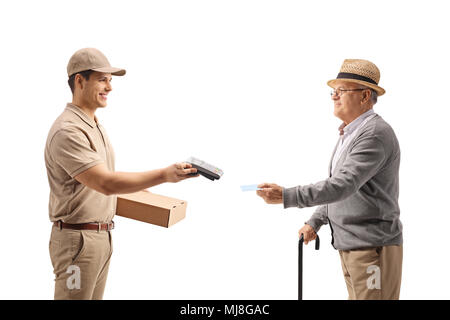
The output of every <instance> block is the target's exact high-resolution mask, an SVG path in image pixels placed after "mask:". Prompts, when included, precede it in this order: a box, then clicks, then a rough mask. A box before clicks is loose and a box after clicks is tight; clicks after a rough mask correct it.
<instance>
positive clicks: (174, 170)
mask: <svg viewBox="0 0 450 320" xmlns="http://www.w3.org/2000/svg"><path fill="white" fill-rule="evenodd" d="M195 173H197V169H196V168H193V167H192V165H191V164H190V163H185V162H179V163H175V164H173V165H171V166H168V167H167V168H165V169H164V177H165V181H166V182H178V181H181V180H184V179H188V178H194V177H198V174H195ZM193 174H195V175H193Z"/></svg>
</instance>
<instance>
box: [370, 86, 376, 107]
mask: <svg viewBox="0 0 450 320" xmlns="http://www.w3.org/2000/svg"><path fill="white" fill-rule="evenodd" d="M370 100H371V101H372V104H375V103H377V100H378V93H377V92H376V91H375V90H374V89H370Z"/></svg>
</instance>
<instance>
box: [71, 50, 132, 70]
mask: <svg viewBox="0 0 450 320" xmlns="http://www.w3.org/2000/svg"><path fill="white" fill-rule="evenodd" d="M86 70H93V71H98V72H104V73H111V74H112V75H115V76H123V75H124V74H125V73H126V71H125V69H120V68H113V67H111V65H110V64H109V61H108V59H106V57H105V55H104V54H103V53H101V52H100V50H98V49H95V48H84V49H80V50H78V51H77V52H75V53H74V54H73V55H72V57H71V58H70V60H69V63H68V64H67V75H68V76H69V77H70V76H71V75H73V74H75V73H78V72H81V71H86Z"/></svg>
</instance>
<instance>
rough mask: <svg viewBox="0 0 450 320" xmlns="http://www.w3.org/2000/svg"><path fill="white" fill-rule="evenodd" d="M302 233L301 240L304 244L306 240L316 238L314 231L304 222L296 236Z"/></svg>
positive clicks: (306, 242)
mask: <svg viewBox="0 0 450 320" xmlns="http://www.w3.org/2000/svg"><path fill="white" fill-rule="evenodd" d="M302 234H303V242H304V243H305V244H308V242H310V241H313V240H314V239H316V238H317V234H316V232H315V231H314V229H313V227H311V226H310V225H309V224H305V225H304V226H303V227H302V228H301V229H300V230H298V236H299V237H301V235H302Z"/></svg>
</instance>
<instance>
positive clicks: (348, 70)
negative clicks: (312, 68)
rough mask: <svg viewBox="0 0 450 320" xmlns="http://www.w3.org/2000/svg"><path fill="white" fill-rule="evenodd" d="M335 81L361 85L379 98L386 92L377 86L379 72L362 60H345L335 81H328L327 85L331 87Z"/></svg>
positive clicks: (373, 65)
mask: <svg viewBox="0 0 450 320" xmlns="http://www.w3.org/2000/svg"><path fill="white" fill-rule="evenodd" d="M337 80H345V81H349V82H355V83H359V84H362V85H364V86H366V87H369V88H371V89H374V90H375V91H376V92H377V93H378V95H379V96H382V95H383V94H384V93H385V92H386V91H385V90H384V89H383V88H381V87H380V86H378V82H379V81H380V70H378V68H377V66H376V65H375V64H373V63H372V62H370V61H367V60H362V59H345V60H344V63H343V64H342V67H341V70H340V71H339V73H338V75H337V77H336V79H333V80H330V81H328V82H327V84H328V85H329V86H330V87H332V86H333V84H334V83H335V82H336V81H337Z"/></svg>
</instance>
